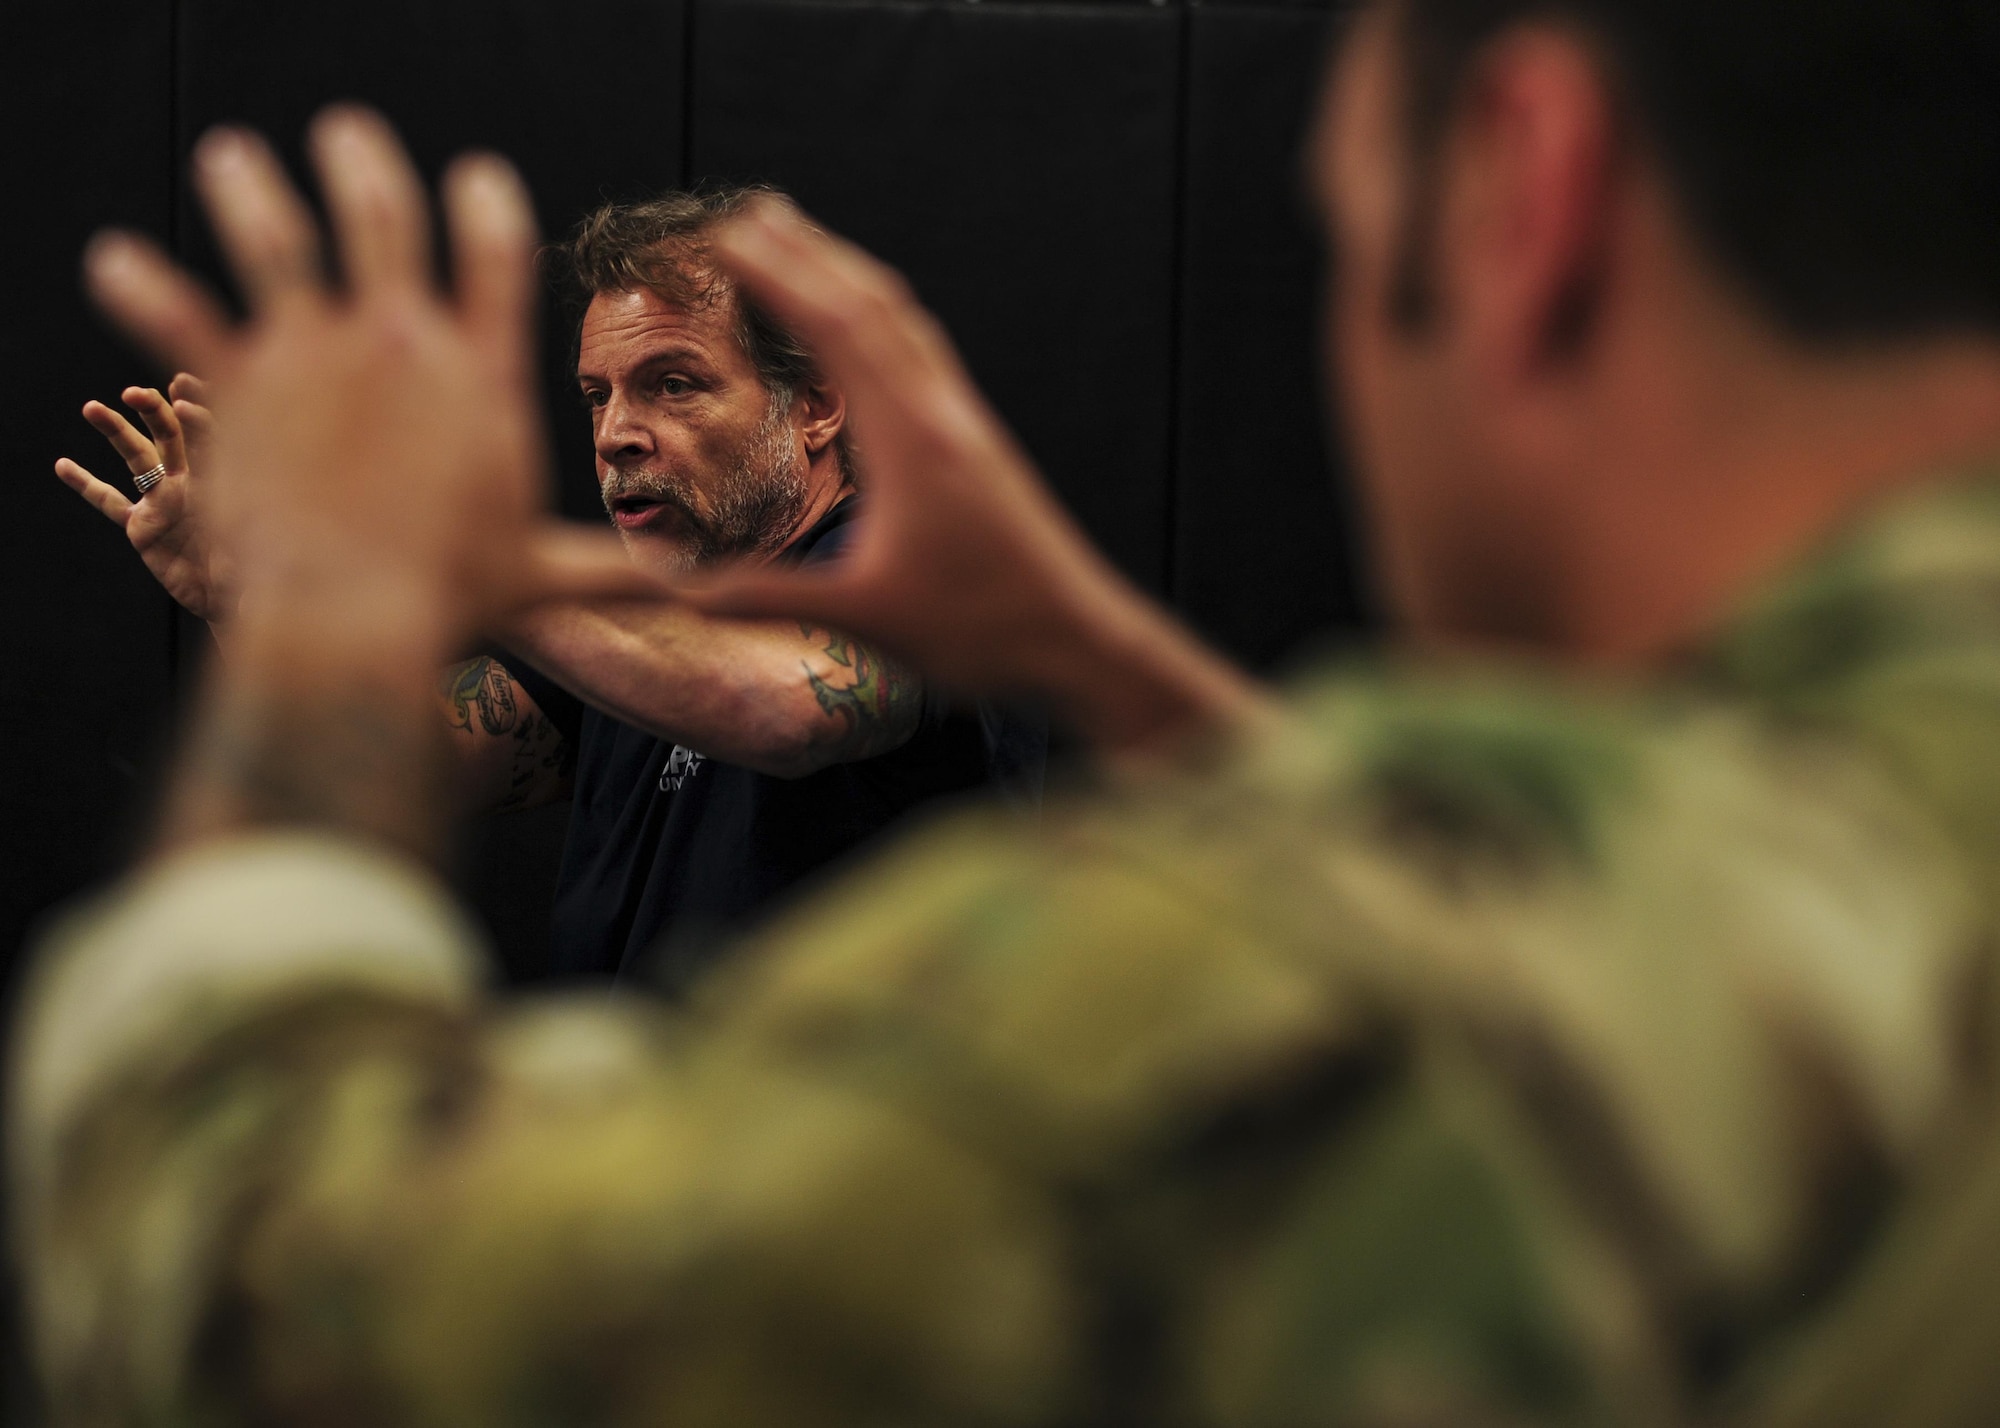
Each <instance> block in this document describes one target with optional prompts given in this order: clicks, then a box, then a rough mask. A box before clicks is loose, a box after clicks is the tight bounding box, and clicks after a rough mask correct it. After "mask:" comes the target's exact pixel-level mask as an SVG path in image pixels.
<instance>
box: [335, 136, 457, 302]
mask: <svg viewBox="0 0 2000 1428" xmlns="http://www.w3.org/2000/svg"><path fill="white" fill-rule="evenodd" d="M312 153H313V164H314V167H315V168H316V169H317V170H318V171H319V181H320V188H321V191H322V192H324V193H325V195H326V207H327V213H328V216H329V217H330V218H331V219H332V222H333V231H334V234H335V236H336V237H337V239H338V240H339V244H340V263H341V269H342V271H344V272H345V273H346V275H347V284H348V288H349V290H350V291H352V292H354V293H355V294H356V295H357V296H358V295H363V294H366V293H370V292H376V291H379V290H381V289H385V288H410V287H419V286H424V285H427V284H428V283H429V282H430V279H431V271H430V213H429V208H428V205H427V203H426V201H425V197H424V185H423V180H421V179H420V178H418V177H417V171H416V169H415V168H413V167H412V166H411V164H410V159H409V155H408V154H407V153H405V152H404V150H403V146H402V144H401V143H400V142H398V140H397V138H396V132H395V130H393V129H391V128H390V127H389V122H388V120H386V119H384V118H383V117H382V116H381V115H380V114H377V113H376V112H375V111H374V110H372V109H364V108H362V107H361V106H359V105H354V104H340V105H335V106H333V107H332V108H329V109H326V110H323V111H321V113H320V115H319V117H318V118H317V119H315V120H313V125H312Z"/></svg>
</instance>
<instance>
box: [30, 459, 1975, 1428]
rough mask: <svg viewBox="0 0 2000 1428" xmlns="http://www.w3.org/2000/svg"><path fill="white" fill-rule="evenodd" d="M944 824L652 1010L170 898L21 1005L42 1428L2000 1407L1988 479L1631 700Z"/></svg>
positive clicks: (392, 887) (175, 869)
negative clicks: (679, 1004)
mask: <svg viewBox="0 0 2000 1428" xmlns="http://www.w3.org/2000/svg"><path fill="white" fill-rule="evenodd" d="M1296 710H1297V719H1296V721H1295V723H1294V724H1293V726H1292V727H1290V728H1289V729H1287V730H1285V731H1282V732H1279V733H1275V734H1273V735H1271V736H1270V737H1269V738H1266V739H1262V740H1260V741H1259V742H1257V743H1256V745H1255V746H1254V747H1250V748H1247V749H1243V750H1240V751H1238V752H1236V753H1235V754H1233V755H1231V756H1229V757H1227V758H1224V759H1220V760H1218V761H1217V762H1216V763H1215V765H1214V766H1211V767H1205V768H1201V769H1193V770H1189V771H1187V772H1185V773H1184V774H1182V775H1180V776H1177V777H1175V778H1173V779H1169V780H1154V781H1152V782H1149V783H1147V784H1145V785H1143V786H1138V785H1135V786H1131V787H1122V788H1114V789H1111V790H1108V791H1105V792H1102V793H1100V794H1099V795H1098V796H1095V797H1093V798H1090V799H1078V800H1076V801H1074V802H1073V803H1072V804H1071V806H1069V807H1068V808H1067V810H1066V811H1055V812H1052V813H1050V814H1049V815H1048V817H1047V818H1046V820H1045V822H1044V824H1043V826H1042V828H1041V829H1040V830H1039V831H1037V832H1035V833H1034V834H1032V835H1031V834H1029V833H1027V832H1024V831H1023V830H1022V829H1021V828H1020V827H1019V826H1018V825H1015V824H1012V823H1010V822H1006V821H1004V820H1002V819H999V818H997V817H981V816H972V817H961V818H959V819H957V820H955V821H952V822H949V823H947V824H944V825H941V826H937V827H933V828H932V829H930V830H928V831H927V832H926V833H925V834H923V835H921V836H918V837H916V838H913V839H910V840H907V841H906V843H905V844H904V846H903V847H902V849H901V850H900V851H899V852H897V853H895V854H894V855H892V856H889V857H887V858H883V859H881V860H878V861H877V862H876V863H875V864H874V865H873V866H872V868H871V869H870V870H868V871H867V872H866V873H865V874H863V875H860V876H856V877H851V878H849V879H848V880H846V881H845V882H843V883H842V884H840V885H839V886H838V887H837V888H835V889H833V890H831V891H830V892H828V893H826V894H824V895H821V896H819V897H817V898H815V899H813V900H811V901H810V902H807V903H805V904H803V905H801V906H800V907H799V908H798V909H797V910H796V911H794V912H793V913H792V914H790V915H789V916H788V917H787V918H786V919H785V920H784V921H783V922H782V923H781V924H780V925H779V926H777V927H776V928H774V929H773V930H772V931H771V932H769V933H768V934H767V935H765V936H764V937H763V938H761V939H760V944H759V946H757V947H756V948H754V949H752V950H751V953H750V954H749V955H745V956H740V957H738V958H737V959H736V961H735V963H734V964H733V966H732V968H731V969H730V970H729V971H727V972H726V973H724V975H723V976H722V977H721V978H720V979H718V980H717V981H715V982H713V983H712V984H711V985H710V987H709V988H708V991H707V994H706V996H705V998H704V999H702V1000H701V1001H700V1003H699V1004H698V1006H697V1007H696V1009H695V1010H694V1011H693V1012H692V1013H690V1014H689V1015H687V1016H685V1017H682V1018H679V1019H674V1018H670V1017H669V1016H667V1015H666V1014H663V1013H662V1012H660V1011H658V1010H657V1009H655V1008H653V1007H651V1006H648V1005H643V1004H640V1003H637V1002H632V1001H619V1000H613V999H606V998H604V997H602V996H593V997H590V998H587V999H578V1000H571V1001H547V1000H544V1001H539V1002H526V1003H523V1002H517V1003H511V1004H500V1005H496V1004H493V1003H490V1002H488V1001H486V1000H484V999H483V996H482V993H481V991H480V989H479V986H478V981H477V973H476V966H477V958H476V955H475V947H474V943H473V940H472V938H471V937H470V936H469V935H468V933H467V932H466V930H465V929H464V927H463V926H462V925H461V924H460V923H459V922H458V921H457V920H456V919H455V916H454V914H453V912H452V910H451V908H450V906H449V905H448V903H446V902H445V900H444V899H443V897H442V895H441V894H440V893H439V892H438V891H437V890H436V889H435V887H433V886H432V885H431V884H430V883H428V882H427V881H426V880H425V879H424V878H423V877H422V876H421V875H419V874H418V873H417V872H415V871H413V870H411V869H409V868H407V867H404V866H400V865H397V864H395V863H393V862H391V861H389V860H387V859H385V858H382V857H379V856H377V855H375V854H373V853H371V852H368V851H366V850H363V849H358V848H355V847H353V846H351V845H345V844H341V843H339V842H337V841H334V840H331V839H323V838H313V837H308V836H304V835H279V834H272V835H268V836H264V837H259V838H254V839H247V840H244V841H242V842H240V843H237V844H233V845H229V846H218V847H213V848H210V849H207V850H205V851H202V852H199V853H197V854H194V855H190V856H187V857H184V858H182V859H180V860H178V861H176V862H174V863H172V864H170V865H167V866H162V867H157V868H154V869H152V870H150V871H147V872H145V873H143V874H141V875H140V876H139V877H137V878H135V879H134V880H133V882H132V883H131V884H130V885H129V886H127V887H126V888H125V889H123V890H122V891H121V892H119V893H118V894H117V895H116V896H115V897H114V898H113V899H111V900H109V901H108V903H107V904H105V905H103V906H101V907H99V908H97V909H95V910H93V911H92V912H90V913H89V914H87V915H86V916H85V917H83V918H81V919H79V921H78V922H77V923H76V924H75V925H74V926H72V927H71V928H70V929H69V930H68V931H67V932H65V933H63V934H62V935H61V936H60V937H59V938H58V941H59V943H60V944H61V945H60V946H59V947H58V948H57V949H56V950H55V952H54V953H53V954H52V955H51V957H50V958H48V959H47V961H46V962H45V963H44V966H43V974H42V978H41V981H40V983H39V985H38V987H37V988H36V989H35V991H34V994H33V996H32V998H31V1001H30V1007H29V1014H28V1021H27V1026H26V1029H25V1035H24V1038H23V1042H22V1047H21V1050H20V1052H19V1065H18V1067H17V1076H16V1085H15V1093H16V1104H15V1114H14V1119H13V1125H12V1130H13V1135H14V1140H15V1144H14V1156H15V1159H14V1173H15V1186H16V1191H17V1195H16V1210H17V1234H18V1235H19V1244H20V1247H21V1250H22V1254H23V1262H24V1266H25V1272H26V1276H27V1281H28V1287H29V1292H30V1296H31V1304H32V1309H33V1317H34V1322H35V1327H36V1330H37V1335H38V1338H37V1351H38V1354H39V1359H40V1362H41V1364H42V1367H43V1371H44V1374H45V1378H46V1382H47V1384H48V1386H49V1389H50V1392H51V1395H52V1399H53V1402H54V1404H55V1406H56V1409H57V1416H58V1418H59V1419H60V1421H62V1422H64V1423H78V1424H97V1423H110V1422H117V1423H145V1424H201V1425H208V1424H218V1425H219V1424H238V1423H265V1422H272V1421H284V1422H287V1423H293V1422H296V1423H306V1424H320V1423H325V1424H336V1423H338V1424H371V1425H372V1424H403V1423H410V1424H419V1423H420V1424H427V1425H428V1424H439V1425H475V1424H477V1425H515V1424H520V1425H527V1424H538V1425H539V1424H547V1425H558V1424H560V1425H572V1424H639V1423H673V1424H675V1425H689V1426H690V1428H708V1425H715V1426H716V1428H721V1425H737V1424H772V1425H779V1424H783V1425H787V1428H800V1425H804V1428H812V1425H822V1424H823V1425H829V1426H830V1425H835V1424H840V1425H847V1424H868V1425H895V1424H909V1425H916V1424H938V1423H962V1424H977V1425H993V1428H1005V1425H1013V1424H1031V1423H1032V1424H1078V1423H1082V1422H1086V1421H1105V1420H1116V1421H1129V1422H1155V1423H1159V1424H1162V1425H1180V1424H1186V1425H1216V1428H1292V1425H1303V1424H1308V1423H1310V1424H1380V1425H1389V1424H1419V1423H1422V1424H1433V1423H1437V1424H1442V1423H1450V1424H1515V1423H1536V1424H1595V1423H1607V1424H1608V1423H1618V1424H1654V1423H1659V1424H1668V1423H1676V1424H1684V1423H1692V1422H1704V1423H1707V1422H1717V1421H1727V1422H1746V1423H1759V1424H1766V1423H1768V1424H1773V1425H1801V1428H1803V1425H1808V1424H1810V1425H1814V1426H1815V1428H1819V1425H1841V1424H1854V1425H1861V1424H1870V1425H1873V1424H1887V1423H1895V1424H1899V1425H1912V1424H1914V1425H1929V1424H1945V1423H1971V1422H1984V1421H1988V1420H1990V1419H1991V1418H1992V1417H1993V1415H1994V1413H1995V1411H1996V1410H2000V1353H1996V1352H1995V1351H1994V1347H1993V1345H1994V1342H1995V1336H1996V1334H2000V1138H1996V1137H1994V1136H1993V1135H1992V1134H1990V1130H1991V1124H1990V1117H1991V1115H1992V1114H1993V1110H1994V1106H1993V1102H1992V1095H1993V1092H1994V1089H1995V1088H1994V1085H1993V1082H1994V1079H1995V1077H1994V1070H1995V1063H1996V1054H1997V1053H1996V1043H1995V1041H1994V1039H1993V1031H1994V1027H1995V1019H1994V1015H1993V1013H1994V1010H1995V1008H1994V1005H1993V1001H1994V998H1995V996H1996V991H1995V983H1994V979H1993V977H1992V971H1993V968H1992V966H1991V961H1990V953H1991V947H1992V941H1993V933H1994V930H1995V914H1996V909H1995V906H1994V898H1993V890H1994V889H1995V888H1996V887H2000V879H1996V873H2000V867H1996V863H2000V486H1989V485H1984V484H1979V483H1964V484H1960V485H1957V486H1954V487H1951V488H1949V489H1940V490H1938V491H1936V492H1934V493H1933V494H1930V495H1928V496H1926V497H1924V498H1922V499H1919V500H1916V501H1912V502H1909V503H1906V504H1903V505H1901V506H1899V507H1896V508H1894V509H1892V510H1890V511H1888V512H1886V513H1884V514H1883V515H1881V516H1880V517H1879V518H1877V519H1874V520H1871V521H1870V522H1869V523H1867V525H1866V526H1865V527H1864V528H1862V529H1860V530H1859V531H1858V532H1857V533H1856V534H1855V535H1854V536H1853V537H1852V538H1850V539H1848V540H1847V541H1845V542H1844V543H1842V544H1841V545H1839V546H1838V547H1837V548H1836V549H1834V550H1832V551H1831V552H1830V553H1829V554H1827V555H1826V556H1825V558H1823V559H1821V560H1819V561H1817V562H1816V563H1814V564H1813V565H1812V566H1811V567H1810V568H1809V569H1808V570H1807V571H1806V572H1805V573H1804V574H1803V575H1801V576H1800V577H1799V578H1797V579H1794V580H1792V581H1790V582H1789V583H1787V584H1786V585H1785V586H1784V587H1783V588H1781V589H1780V590H1778V591H1776V592H1775V593H1774V594H1773V595H1771V596H1770V597H1769V598H1767V599H1765V600H1763V601H1762V602H1760V603H1759V604H1758V605H1757V606H1756V607H1755V608H1753V609H1752V610H1750V611H1749V612H1748V613H1747V614H1746V615H1745V616H1744V617H1743V618H1742V619H1740V620H1738V621H1737V622H1735V623H1734V624H1733V625H1732V626H1731V628H1730V629H1729V631H1728V632H1727V633H1726V634H1725V635H1724V636H1723V637H1722V638H1721V639H1719V640H1718V641H1717V642H1715V643H1714V645H1713V646H1712V647H1711V648H1710V649H1708V650H1707V651H1705V652H1704V653H1703V654H1702V655H1701V656H1700V657H1699V658H1696V659H1691V660H1689V661H1688V662H1687V665H1686V668H1685V670H1684V671H1683V673H1682V675H1681V676H1680V677H1678V678H1676V679H1675V680H1674V681H1672V682H1671V684H1670V685H1665V686H1662V687H1660V688H1657V689H1654V690H1652V691H1650V692H1645V693H1638V692H1631V691H1625V692H1620V691H1616V690H1606V689H1603V688H1583V687H1558V686H1556V685H1555V684H1553V683H1551V682H1547V681H1536V680H1532V679H1528V678H1524V677H1522V676H1520V675H1518V674H1514V675H1510V674H1507V673H1505V672H1499V671H1486V672H1479V671H1458V672H1453V673H1449V674H1446V673H1431V674H1424V675H1417V674H1412V673H1409V672H1401V673H1393V674H1390V673H1383V672H1379V671H1378V672H1374V673H1370V672H1365V671H1350V672H1348V673H1346V674H1345V675H1344V676H1342V677H1339V678H1333V679H1329V680H1327V681H1325V682H1324V683H1323V684H1321V685H1319V686H1317V687H1310V688H1306V689H1304V690H1302V691H1300V692H1299V696H1298V699H1297V701H1296Z"/></svg>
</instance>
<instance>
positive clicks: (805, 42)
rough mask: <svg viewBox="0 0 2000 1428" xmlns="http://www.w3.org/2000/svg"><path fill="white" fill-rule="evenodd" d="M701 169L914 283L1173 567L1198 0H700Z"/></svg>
mask: <svg viewBox="0 0 2000 1428" xmlns="http://www.w3.org/2000/svg"><path fill="white" fill-rule="evenodd" d="M695 5H696V9H695V17H694V25H693V39H692V69H691V83H692V94H693V103H692V111H691V118H690V122H689V156H690V157H689V165H688V167H689V172H690V175H691V176H695V177H714V178H729V179H763V180H767V181H770V182H773V183H777V184H780V185H782V186H784V187H786V188H788V189H789V190H791V191H792V192H793V193H794V194H795V195H797V197H798V198H799V200H800V201H801V202H802V203H803V204H804V205H805V206H806V208H807V209H808V210H810V211H811V212H812V213H814V214H815V215H816V216H817V217H819V218H820V219H821V220H822V221H824V222H825V223H827V224H828V225H829V226H831V227H832V228H834V229H836V230H837V231H839V232H841V233H843V234H845V235H847V236H849V237H851V238H854V239H855V240H857V241H858V242H860V243H862V244H863V245H864V246H866V247H868V248H870V249H871V250H873V251H874V252H876V253H878V254H880V255H881V256H883V257H884V258H886V259H888V260H889V261H890V262H892V263H894V264H895V265H896V266H898V267H899V268H901V269H902V270H903V272H904V273H905V274H906V275H907V276H908V277H909V278H910V280H911V281H912V282H913V283H914V284H915V286H916V288H917V290H918V292H919V293H920V294H921V295H922V297H923V299H924V301H925V302H926V303H927V304H928V305H929V306H930V307H931V308H932V309H933V310H935V311H936V312H937V313H938V314H939V316H940V317H941V318H942V319H943V320H944V322H945V325H946V326H947V327H948V328H949V329H950V330H951V332H952V335H953V336H954V337H955V338H956V339H957V340H958V343H959V345H960V347H961V349H962V350H963V352H964V353H965V356H966V359H967V361H968V363H969V364H970V366H971V368H972V371H973V374H974V375H975V376H976V377H977V379H978V380H979V382H980V385H981V386H983V387H984V388H985V389H986V391H987V392H988V393H989V394H990V395H991V396H992V397H993V398H994V400H995V402H996V403H997V404H998V406H999V408H1000V410H1001V412H1002V413H1003V414H1004V415H1005V416H1006V418H1007V420H1008V421H1009V423H1011V424H1012V426H1013V427H1014V429H1015V431H1017V432H1018V433H1019V434H1020V436H1021V438H1022V439H1023V441H1025V442H1026V444H1027V446H1028V449H1029V450H1030V451H1032V452H1033V453H1034V455H1035V457H1036V458H1037V459H1038V460H1039V461H1040V462H1041V463H1042V466H1043V468H1044V470H1046V471H1047V472H1048V474H1049V476H1050V478H1051V479H1052V480H1053V482H1054V484H1055V486H1056V488H1057V490H1058V491H1060V492H1061V494H1062V495H1063V497H1064V499H1065V500H1067V501H1068V502H1069V504H1070V506H1071V507H1072V508H1073V509H1074V510H1075V511H1076V512H1077V514H1078V515H1079V516H1080V517H1081V519H1082V520H1083V523H1084V524H1085V525H1086V526H1087V527H1088V528H1089V530H1090V531H1091V533H1092V535H1093V536H1095V537H1096V539H1097V540H1098V541H1099V543H1100V544H1101V545H1103V547H1104V548H1105V549H1106V550H1107V551H1109V552H1110V554H1111V555H1112V557H1113V558H1114V559H1115V560H1117V562H1118V563H1119V564H1120V565H1121V566H1123V567H1124V568H1125V569H1126V570H1127V571H1128V572H1129V573H1131V574H1132V575H1133V576H1134V577H1136V578H1137V579H1139V580H1140V581H1141V582H1143V583H1144V584H1146V585H1147V586H1148V587H1150V588H1153V589H1161V588H1163V586H1164V583H1165V579H1166V552H1167V522H1168V486H1167V481H1166V472H1167V463H1168V460H1169V457H1170V453H1169V443H1168V432H1169V425H1170V423H1169V407H1170V403H1171V389H1172V375H1171V374H1172V347H1173V336H1174V334H1173V324H1172V313H1173V283H1174V247H1175V235H1174V213H1175V203H1176V182H1177V172H1176V171H1177V167H1178V164H1177V156H1176V135H1177V132H1178V128H1179V113H1178V91H1179V78H1180V61H1181V15H1180V13H1179V12H1178V11H1174V10H1167V9H1155V8H1137V7H1108V6H1049V5H1036V6H1026V5H1024V6H1005V7H994V6H984V5H982V6H960V5H917V4H867V5H861V4H842V3H821V0H695Z"/></svg>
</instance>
